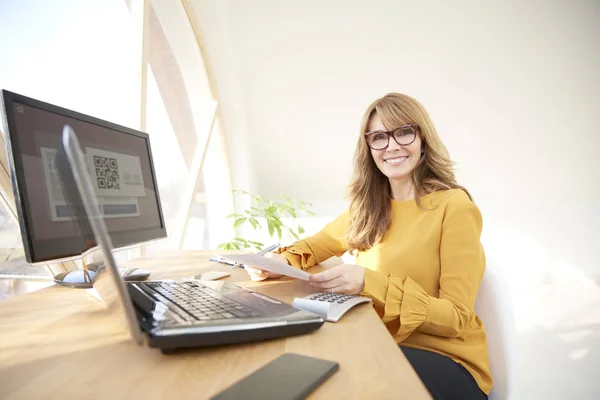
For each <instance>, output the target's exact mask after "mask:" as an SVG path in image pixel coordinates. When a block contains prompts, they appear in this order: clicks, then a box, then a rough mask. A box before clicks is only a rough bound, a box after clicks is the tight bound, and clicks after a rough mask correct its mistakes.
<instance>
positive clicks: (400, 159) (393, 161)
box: [385, 157, 408, 165]
mask: <svg viewBox="0 0 600 400" xmlns="http://www.w3.org/2000/svg"><path fill="white" fill-rule="evenodd" d="M407 158H408V157H398V158H388V159H387V160H385V162H386V163H388V164H392V165H396V164H400V163H402V162H404V161H405V160H406V159H407Z"/></svg>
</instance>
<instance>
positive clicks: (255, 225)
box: [248, 217, 260, 229]
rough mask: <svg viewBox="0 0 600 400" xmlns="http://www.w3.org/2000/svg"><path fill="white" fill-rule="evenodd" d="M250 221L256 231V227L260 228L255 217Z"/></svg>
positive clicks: (249, 219)
mask: <svg viewBox="0 0 600 400" xmlns="http://www.w3.org/2000/svg"><path fill="white" fill-rule="evenodd" d="M248 221H250V223H251V224H252V227H253V228H254V229H256V227H257V226H260V225H259V224H258V221H257V220H256V218H254V217H250V218H248Z"/></svg>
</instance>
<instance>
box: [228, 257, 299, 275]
mask: <svg viewBox="0 0 600 400" xmlns="http://www.w3.org/2000/svg"><path fill="white" fill-rule="evenodd" d="M221 257H223V258H226V259H228V260H231V261H235V262H238V263H240V264H244V265H250V266H254V267H256V268H260V269H264V270H265V271H270V272H274V273H276V274H282V275H286V276H291V277H292V278H296V279H302V280H303V281H307V280H308V277H309V276H310V274H309V273H308V272H306V271H302V270H301V269H298V268H294V267H292V266H291V265H287V264H284V263H282V262H279V261H275V260H273V259H271V258H267V257H263V256H259V255H257V254H227V255H226V256H221Z"/></svg>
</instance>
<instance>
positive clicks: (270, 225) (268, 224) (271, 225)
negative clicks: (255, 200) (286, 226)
mask: <svg viewBox="0 0 600 400" xmlns="http://www.w3.org/2000/svg"><path fill="white" fill-rule="evenodd" d="M267 226H268V227H269V236H271V237H273V232H274V231H275V226H274V225H273V219H272V218H267Z"/></svg>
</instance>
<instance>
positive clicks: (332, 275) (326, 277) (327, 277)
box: [308, 268, 342, 282]
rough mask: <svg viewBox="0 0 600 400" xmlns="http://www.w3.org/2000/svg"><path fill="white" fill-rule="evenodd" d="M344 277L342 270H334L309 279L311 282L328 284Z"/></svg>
mask: <svg viewBox="0 0 600 400" xmlns="http://www.w3.org/2000/svg"><path fill="white" fill-rule="evenodd" d="M341 275H342V270H341V269H340V268H332V269H329V270H327V271H324V272H321V273H319V274H314V275H311V276H309V277H308V281H309V282H327V281H331V280H333V279H336V278H339V277H340V276H341Z"/></svg>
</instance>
